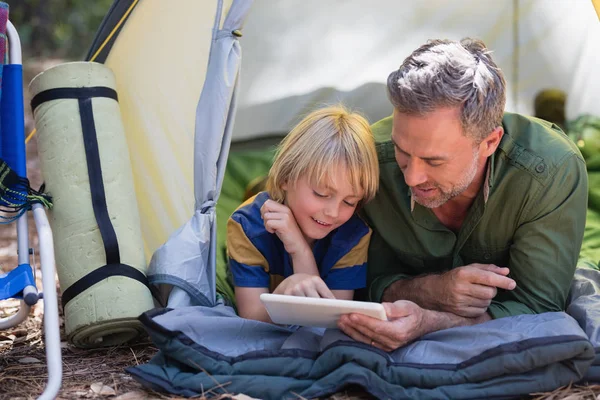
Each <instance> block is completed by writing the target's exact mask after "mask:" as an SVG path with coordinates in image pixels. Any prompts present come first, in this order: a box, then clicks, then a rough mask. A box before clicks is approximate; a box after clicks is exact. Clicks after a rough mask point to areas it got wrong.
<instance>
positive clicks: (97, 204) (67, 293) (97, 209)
mask: <svg viewBox="0 0 600 400" xmlns="http://www.w3.org/2000/svg"><path fill="white" fill-rule="evenodd" d="M94 97H108V98H111V99H114V100H115V101H118V97H117V92H116V91H114V90H113V89H111V88H108V87H100V86H98V87H89V88H57V89H49V90H45V91H43V92H40V93H38V94H37V95H36V96H35V97H34V98H33V99H32V100H31V108H32V110H33V111H35V109H36V108H37V107H38V106H39V105H40V104H42V103H45V102H46V101H51V100H58V99H77V101H78V103H79V114H80V117H81V128H82V132H83V144H84V148H85V157H86V161H87V169H88V178H89V182H90V192H91V196H92V207H93V209H94V216H95V217H96V223H97V224H98V229H99V230H100V235H101V236H102V242H103V243H104V251H105V253H106V265H104V266H102V267H100V268H97V269H95V270H94V271H92V272H90V273H89V274H87V275H85V276H83V277H82V278H80V279H79V280H78V281H77V282H75V283H74V284H72V285H71V286H69V287H68V288H67V289H66V290H64V291H63V294H62V305H63V308H64V307H65V305H66V304H67V303H68V302H69V301H70V300H72V299H73V298H74V297H76V296H77V295H79V294H80V293H82V292H83V291H85V290H87V289H88V288H90V287H92V286H93V285H95V284H96V283H98V282H100V281H102V280H104V279H106V278H108V277H111V276H125V277H128V278H131V279H135V280H137V281H139V282H141V283H142V284H144V285H145V286H147V287H148V288H150V286H149V284H148V279H147V278H146V276H145V275H144V274H143V273H142V272H140V271H139V270H137V269H135V268H133V267H132V266H130V265H126V264H121V256H120V253H119V242H118V240H117V235H116V233H115V229H114V227H113V225H112V222H111V221H110V216H109V215H108V208H107V205H106V193H105V191H104V181H103V180H102V166H101V163H100V151H99V149H98V137H97V134H96V125H95V123H94V113H93V110H92V98H94Z"/></svg>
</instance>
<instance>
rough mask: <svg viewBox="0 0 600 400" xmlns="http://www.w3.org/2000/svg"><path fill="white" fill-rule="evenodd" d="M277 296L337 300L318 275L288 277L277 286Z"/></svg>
mask: <svg viewBox="0 0 600 400" xmlns="http://www.w3.org/2000/svg"><path fill="white" fill-rule="evenodd" d="M273 293H275V294H285V295H290V296H302V297H323V298H326V299H335V296H334V295H333V293H331V290H329V288H328V287H327V285H326V284H325V282H323V279H321V278H320V277H318V276H316V275H308V274H294V275H291V276H288V277H287V278H286V279H284V280H283V282H281V283H280V284H279V286H277V288H276V289H275V291H274V292H273Z"/></svg>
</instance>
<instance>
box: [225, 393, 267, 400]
mask: <svg viewBox="0 0 600 400" xmlns="http://www.w3.org/2000/svg"><path fill="white" fill-rule="evenodd" d="M230 398H231V400H260V399H256V398H254V397H250V396H248V395H245V394H243V393H240V394H236V395H234V396H231V397H230Z"/></svg>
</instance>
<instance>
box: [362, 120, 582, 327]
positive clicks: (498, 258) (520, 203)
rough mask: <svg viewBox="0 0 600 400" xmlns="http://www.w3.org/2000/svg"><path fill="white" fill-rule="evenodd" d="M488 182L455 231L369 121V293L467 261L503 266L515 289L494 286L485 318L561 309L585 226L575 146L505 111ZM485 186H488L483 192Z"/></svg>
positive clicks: (383, 129)
mask: <svg viewBox="0 0 600 400" xmlns="http://www.w3.org/2000/svg"><path fill="white" fill-rule="evenodd" d="M502 124H503V127H504V136H503V138H502V141H501V143H500V145H499V147H498V149H497V150H496V152H495V153H494V154H493V155H492V156H491V157H490V159H489V161H488V169H489V177H488V179H487V180H486V182H485V183H484V185H483V187H482V188H481V190H480V192H479V194H478V196H477V198H476V199H475V201H474V203H473V205H472V206H471V209H470V210H469V212H468V215H467V217H466V219H465V221H464V223H463V225H462V227H461V229H460V231H459V232H458V233H457V234H456V233H454V232H453V231H451V230H449V229H448V228H446V227H445V226H444V225H442V224H441V223H440V222H439V220H438V219H437V218H436V216H435V215H434V214H433V212H432V211H431V210H430V209H428V208H425V207H423V206H421V205H419V204H415V205H414V209H413V210H412V211H411V198H410V190H409V188H408V186H407V185H406V184H405V182H404V178H403V175H402V171H401V170H400V168H399V167H398V164H397V163H396V160H395V157H394V145H393V143H392V142H391V141H390V136H391V131H392V118H391V117H388V118H386V119H383V120H381V121H379V122H377V123H376V124H374V125H373V132H374V134H375V136H376V138H377V141H378V144H377V152H378V157H379V165H380V168H381V179H380V189H379V192H378V194H377V196H376V198H375V199H374V200H373V201H371V202H370V203H369V204H367V205H366V206H365V208H364V215H365V217H366V219H367V221H368V222H369V224H370V225H371V227H372V228H373V231H374V232H373V236H372V239H371V244H370V248H369V259H368V297H369V300H371V301H381V297H382V295H383V292H384V290H385V289H386V288H387V287H388V286H389V285H390V284H392V283H393V282H395V281H396V280H399V279H409V278H411V277H415V276H419V275H423V274H431V273H441V272H444V271H448V270H450V269H452V268H456V267H459V266H463V265H468V264H472V263H482V264H495V265H498V266H501V267H508V268H510V275H509V276H510V277H511V278H513V279H514V280H515V281H516V283H517V287H516V288H515V289H514V290H512V291H504V290H498V294H497V296H496V297H495V299H494V300H493V301H492V304H491V305H490V306H489V309H488V312H489V313H490V314H491V316H492V317H493V318H500V317H506V316H511V315H518V314H532V313H541V312H546V311H561V310H564V307H565V302H566V298H567V294H568V291H569V288H570V283H571V279H572V278H573V274H574V272H575V266H576V264H577V259H578V256H579V251H580V248H581V243H582V238H583V232H584V228H585V222H586V210H587V198H588V187H587V185H588V179H587V172H586V166H585V162H584V160H583V158H582V156H581V153H580V152H579V150H578V148H577V146H576V145H575V144H574V143H573V142H572V141H571V140H570V139H569V138H568V137H567V136H566V135H565V134H564V133H563V132H562V131H561V130H560V129H559V128H557V127H556V126H554V125H552V124H550V123H547V122H545V121H542V120H539V119H535V118H529V117H525V116H522V115H518V114H510V113H506V114H505V116H504V119H503V121H502ZM486 186H487V189H486V188H485V187H486Z"/></svg>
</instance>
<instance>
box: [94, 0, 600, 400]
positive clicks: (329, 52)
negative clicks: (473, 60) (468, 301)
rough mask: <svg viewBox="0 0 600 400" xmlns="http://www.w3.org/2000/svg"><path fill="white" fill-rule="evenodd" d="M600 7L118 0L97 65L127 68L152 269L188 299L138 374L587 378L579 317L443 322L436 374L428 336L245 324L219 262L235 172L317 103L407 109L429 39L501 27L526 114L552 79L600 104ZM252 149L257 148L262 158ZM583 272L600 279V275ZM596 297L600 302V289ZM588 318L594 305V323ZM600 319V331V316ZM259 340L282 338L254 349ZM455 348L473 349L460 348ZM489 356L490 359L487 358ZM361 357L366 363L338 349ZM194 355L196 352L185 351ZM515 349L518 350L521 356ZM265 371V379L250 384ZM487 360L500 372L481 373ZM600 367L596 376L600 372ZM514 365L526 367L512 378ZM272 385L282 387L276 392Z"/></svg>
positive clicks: (487, 392) (468, 384) (156, 382)
mask: <svg viewBox="0 0 600 400" xmlns="http://www.w3.org/2000/svg"><path fill="white" fill-rule="evenodd" d="M595 4H596V6H597V2H595V3H592V2H590V1H588V0H578V1H567V0H564V1H553V2H548V1H543V0H512V1H509V0H505V1H498V2H480V1H477V0H466V1H462V0H461V1H458V0H457V1H451V2H447V1H442V0H429V1H427V2H422V1H411V2H401V3H400V2H397V1H392V0H389V1H384V0H381V1H379V2H376V3H369V4H367V3H365V2H364V1H361V0H346V1H328V2H317V1H316V0H286V1H285V2H271V1H268V0H257V1H255V2H254V3H252V2H251V1H244V0H232V1H221V0H219V1H211V2H209V1H202V2H199V1H195V0H179V1H178V2H177V3H176V4H175V3H172V4H167V3H166V2H156V1H154V2H152V1H144V0H116V1H115V2H114V4H113V6H112V7H111V9H110V10H109V12H108V14H107V16H106V18H105V20H104V22H103V24H102V26H101V27H100V30H99V33H98V35H97V37H96V40H95V42H94V44H93V46H92V49H91V50H90V53H89V54H88V59H90V60H95V61H99V62H103V63H105V64H106V65H107V66H109V67H110V68H111V69H112V70H113V71H114V72H115V75H116V78H117V87H118V92H119V104H120V108H121V112H122V115H123V120H124V125H125V131H126V135H127V142H128V144H129V148H130V157H131V163H132V169H133V176H134V186H135V191H136V194H137V199H138V207H139V211H140V216H141V224H142V234H143V239H144V246H145V252H146V254H147V256H148V257H152V261H151V265H150V272H149V275H148V279H149V281H150V283H153V284H166V285H170V286H172V287H174V289H173V291H172V292H171V293H170V295H169V298H168V306H169V307H170V308H174V309H175V310H173V311H165V310H163V311H162V312H160V313H158V314H148V315H146V316H145V317H143V318H145V319H146V322H145V324H146V326H147V328H148V329H149V331H150V332H151V334H152V337H153V340H154V341H155V342H156V343H157V344H158V345H159V348H160V349H161V354H160V355H159V356H157V359H156V360H155V361H154V364H153V365H149V366H147V367H143V366H141V367H138V368H134V369H133V370H132V373H134V375H135V376H136V377H137V378H138V379H140V380H142V381H144V382H146V383H147V384H149V385H150V386H152V387H155V388H158V389H161V390H167V391H171V392H173V393H179V394H183V395H196V394H199V393H201V391H204V390H205V389H206V388H207V387H208V386H210V385H215V382H216V383H217V384H218V383H219V380H222V381H223V382H225V380H227V379H231V376H232V375H236V376H238V377H239V379H237V380H235V381H234V385H232V386H230V388H231V387H237V388H240V389H241V390H244V391H245V392H249V393H250V394H252V393H262V395H263V396H261V397H263V398H283V397H284V396H285V395H289V393H290V392H291V393H293V392H296V393H299V394H300V395H302V396H305V397H316V396H320V395H323V394H327V393H331V391H332V390H333V391H335V390H336V389H339V388H340V387H341V386H340V385H343V384H346V383H347V382H353V383H357V384H359V385H361V386H363V387H366V388H367V390H369V391H370V392H371V393H373V394H376V395H381V396H389V393H400V392H395V391H397V390H400V389H398V388H409V389H406V391H402V392H401V393H402V394H403V395H404V396H408V397H411V396H417V397H419V398H428V397H431V398H440V397H450V398H459V397H463V398H481V397H483V396H491V395H495V396H502V395H511V394H512V395H514V394H522V393H529V392H533V391H542V390H549V389H551V388H554V387H555V386H553V385H557V384H561V382H564V383H568V382H570V381H573V380H578V379H581V378H583V377H584V376H585V374H586V372H589V371H592V368H591V367H590V366H591V365H592V364H593V365H594V366H597V365H600V357H599V356H597V355H596V354H597V353H598V350H595V348H597V347H598V346H597V341H598V338H597V337H596V338H595V339H594V340H595V341H593V343H592V342H590V340H592V338H591V336H590V333H589V332H588V331H586V332H583V331H582V330H581V328H580V326H579V325H578V324H577V323H576V322H575V320H574V319H573V318H572V317H570V316H569V315H567V314H565V313H558V314H559V315H549V316H543V317H542V319H536V318H537V317H538V316H533V317H532V318H533V319H528V318H529V316H528V317H524V318H523V319H522V320H521V322H519V324H521V326H522V328H519V329H522V331H519V330H518V329H517V331H518V333H517V334H515V336H511V337H508V336H502V335H508V333H507V332H510V331H512V330H514V326H509V325H510V324H509V325H504V324H503V323H504V322H506V321H501V322H496V321H494V324H492V325H488V326H487V327H486V328H485V329H489V330H490V331H491V332H492V333H491V335H492V336H499V337H500V338H499V339H498V340H496V341H491V342H487V341H485V343H483V342H482V343H471V342H470V343H468V344H465V343H464V342H462V340H463V339H461V338H467V337H470V336H471V335H472V331H469V330H468V329H467V328H463V329H467V330H466V331H464V332H462V333H461V331H460V330H459V331H455V332H457V334H456V335H454V336H452V335H450V336H449V337H445V336H444V334H443V333H440V334H439V335H438V336H436V337H435V338H431V341H432V342H431V343H436V344H434V345H433V347H435V348H437V350H436V351H437V352H436V351H433V353H435V354H437V355H438V356H439V357H438V358H435V357H433V358H432V360H433V361H432V364H431V365H434V366H433V367H431V365H430V367H431V369H430V370H427V371H428V372H430V377H431V380H427V379H426V380H423V375H422V374H421V375H419V374H417V375H414V370H415V368H422V365H421V364H418V365H417V364H415V363H417V362H418V361H420V358H419V357H420V356H419V354H423V352H425V349H424V348H420V347H419V346H421V345H423V343H419V342H418V343H415V347H410V348H408V349H404V350H406V353H403V354H397V355H394V356H393V358H391V359H390V358H389V357H390V356H386V355H383V354H378V353H377V352H374V351H373V350H372V349H365V348H364V347H361V346H357V345H356V344H354V345H349V344H348V343H347V342H344V340H342V342H341V343H342V344H341V345H339V344H335V343H338V342H336V340H338V339H339V338H337V337H335V335H334V336H333V337H332V336H327V335H328V334H327V333H325V336H319V335H321V334H322V333H317V334H316V335H317V336H318V338H319V339H318V340H317V343H316V345H315V343H314V341H313V342H311V343H312V344H310V345H306V343H305V342H306V339H307V338H313V339H314V338H315V333H314V332H312V333H311V332H308V333H306V334H304V336H303V335H302V334H298V332H291V331H286V330H285V329H284V330H281V329H279V328H276V327H272V328H265V327H263V326H256V324H252V323H246V322H243V323H242V322H240V321H237V322H232V321H233V320H232V319H231V318H230V317H231V315H229V314H228V312H229V311H227V310H221V309H212V308H211V306H214V305H215V304H220V303H218V301H217V293H216V289H219V292H221V293H222V294H225V295H227V293H226V292H227V280H226V276H225V272H224V270H223V268H220V269H219V268H216V266H217V265H218V264H217V263H218V262H219V260H220V262H221V266H223V257H224V255H223V253H222V251H221V249H220V248H219V247H218V238H219V235H218V234H217V230H218V229H219V226H223V223H224V220H223V216H224V215H225V216H226V215H227V213H226V210H224V209H223V208H222V209H221V215H219V207H220V206H223V205H231V204H235V201H236V199H234V198H226V196H224V194H225V193H226V192H227V194H228V196H229V195H231V194H232V193H239V188H237V189H235V190H231V191H229V190H227V191H226V190H225V189H227V188H226V186H227V184H223V180H224V179H225V180H227V179H228V178H229V179H230V181H231V182H236V178H239V176H233V175H236V174H237V175H244V177H243V179H237V182H238V184H239V182H245V183H247V182H248V180H249V179H251V177H252V176H251V175H253V174H254V175H259V174H260V171H259V169H261V168H258V166H262V167H265V166H266V167H268V161H269V157H270V155H269V154H270V153H268V150H267V151H266V152H265V151H263V152H262V155H261V156H256V154H254V153H252V150H253V149H256V148H257V146H260V145H264V144H272V143H274V142H276V140H277V138H279V137H280V136H281V135H283V134H285V132H287V131H288V130H289V128H290V127H291V126H292V125H293V124H294V122H296V121H297V120H298V118H299V117H300V116H301V115H303V114H304V113H305V112H306V111H307V110H308V109H310V108H312V107H314V106H316V105H322V104H329V103H334V102H339V101H342V102H344V103H346V104H348V105H349V106H350V107H352V108H354V109H358V110H360V111H362V112H363V113H364V114H365V115H366V116H367V117H368V118H369V120H370V121H372V122H374V121H376V120H378V119H380V118H382V117H385V116H387V115H389V114H390V113H391V106H390V104H389V103H388V101H387V99H386V96H385V86H384V82H385V80H386V78H387V75H388V73H389V72H390V71H392V70H393V69H395V68H397V67H398V65H399V64H400V63H401V62H402V60H403V59H404V57H405V56H407V55H408V54H409V53H410V51H412V50H413V49H414V48H416V47H417V46H418V45H420V44H422V43H424V42H425V41H426V40H427V39H429V38H440V37H443V38H450V39H460V38H462V37H465V36H473V37H479V38H481V39H483V40H484V41H485V42H486V44H487V45H488V47H489V48H490V49H492V50H493V51H494V53H495V56H494V58H495V60H496V61H497V63H498V64H499V65H500V67H501V68H502V69H503V71H504V73H505V75H506V79H507V82H508V104H507V110H509V111H517V112H522V113H530V112H531V107H532V102H533V98H534V96H535V94H536V93H537V91H539V90H540V89H543V88H546V87H549V86H551V87H558V88H560V89H563V90H564V91H566V92H567V94H568V96H569V100H568V110H567V112H568V115H569V117H571V118H572V117H575V116H578V115H580V114H584V113H590V114H595V115H600V75H598V74H597V73H596V72H597V71H596V66H597V65H599V64H600V55H599V54H598V52H597V49H596V48H595V46H594V45H595V43H596V42H597V38H598V37H600V24H599V23H598V17H597V16H596V14H595V13H594V5H595ZM375 5H376V6H377V7H376V8H375V7H374V6H375ZM242 54H243V57H242ZM242 59H243V62H242ZM240 65H241V69H240ZM237 150H240V151H242V150H245V151H246V153H243V151H242V154H243V155H242V156H240V157H241V158H235V160H238V161H239V162H240V164H238V165H237V166H236V165H233V164H232V162H233V161H234V158H232V157H230V153H231V154H233V152H234V151H237ZM243 157H247V158H246V159H245V160H246V163H245V164H244V158H243ZM236 162H237V161H236ZM226 165H227V170H226V168H225V167H226ZM230 166H231V167H232V169H231V175H230V176H229V177H227V171H228V170H230V168H229V167H230ZM264 169H265V168H262V170H263V173H264ZM222 184H223V185H224V186H223V191H221V188H222ZM236 190H237V191H236ZM220 193H222V194H223V195H222V196H221V197H219V195H220ZM221 236H222V235H221ZM215 269H218V271H217V273H216V275H215ZM580 279H581V282H584V281H586V280H591V281H592V282H593V281H594V279H595V278H594V277H591V278H590V277H589V276H582V277H580ZM581 287H589V285H588V286H585V285H583V283H582V286H581ZM581 293H584V292H583V291H582V292H581ZM587 294H588V295H589V296H592V297H593V296H596V294H595V293H594V292H593V291H592V292H591V293H590V292H588V293H587ZM582 296H583V295H582ZM582 298H583V297H582ZM586 299H588V298H587V297H586ZM575 300H577V299H574V303H575ZM582 301H583V300H582ZM586 301H587V300H586ZM595 301H598V300H597V299H596V300H595ZM583 303H584V302H583ZM583 303H582V304H583ZM186 306H199V308H198V307H192V308H186ZM203 307H204V308H203ZM578 310H580V312H579V314H578V315H580V316H581V315H583V314H585V312H582V311H581V310H586V308H585V307H584V306H583V305H581V307H580V308H579V309H578ZM575 314H577V311H572V312H571V315H574V316H575ZM190 318H194V320H195V321H196V322H197V323H196V324H195V325H194V326H190V325H189V324H187V322H186V321H188V320H189V319H190ZM544 318H545V319H544ZM586 318H589V317H587V316H585V315H583V316H581V320H582V321H584V320H585V319H586ZM596 318H597V317H596ZM597 319H598V318H597ZM217 320H219V321H222V322H220V323H222V324H223V325H222V326H223V327H225V326H227V324H233V325H231V326H230V328H231V329H230V330H229V332H258V334H260V337H257V336H256V335H258V334H253V333H248V335H247V336H245V340H244V341H243V343H244V345H243V346H241V347H240V346H237V347H235V346H234V349H231V346H232V345H231V343H232V342H231V340H233V339H232V338H229V337H228V336H227V335H224V336H222V337H220V338H219V337H216V338H215V337H213V338H212V339H211V336H210V335H208V333H207V332H208V331H207V330H205V329H204V327H205V326H211V325H212V324H213V323H215V322H216V321H217ZM599 322H600V321H599ZM240 323H242V325H240ZM558 326H560V327H561V329H555V328H556V327H558ZM534 328H535V329H534ZM590 329H592V331H593V332H595V335H596V336H597V335H598V329H597V327H591V328H590ZM225 331H227V330H226V329H225V328H224V329H223V331H222V332H219V333H220V334H223V332H225ZM523 332H529V333H527V334H525V333H523ZM532 332H533V333H532ZM479 333H481V334H482V336H481V337H486V335H484V334H483V332H479ZM488 333H489V332H488ZM521 333H523V334H521ZM253 335H255V336H253ZM311 335H312V336H311ZM298 336H300V338H298ZM238 339H239V337H238ZM453 341H454V342H453ZM259 342H260V343H261V344H263V345H265V346H270V347H268V348H266V347H261V348H259V347H256V346H254V345H255V344H256V343H259ZM300 342H302V343H304V345H300V344H298V343H300ZM448 343H453V344H451V346H458V347H460V348H461V351H462V350H465V349H467V348H469V350H470V351H464V352H459V353H460V354H458V353H456V354H454V353H452V354H454V356H451V357H449V356H448V355H449V354H450V353H449V352H448V350H447V347H445V346H447V345H448ZM315 346H316V347H315ZM423 346H425V345H423ZM544 346H553V347H552V348H553V350H552V351H551V352H550V353H551V354H552V355H553V357H554V358H552V359H548V358H546V355H547V354H548V353H547V351H546V350H544V348H547V347H544ZM349 348H353V349H358V350H356V351H355V352H351V351H349V350H348V349H349ZM430 350H431V348H429V350H427V352H429V351H430ZM357 352H358V353H357ZM477 352H480V353H481V352H483V353H485V354H487V355H488V357H487V358H483V359H482V358H481V357H480V358H477V359H476V357H474V354H475V355H476V354H479V353H477ZM350 353H352V360H353V361H354V365H352V366H348V365H346V364H347V363H342V364H343V365H342V364H336V363H335V362H334V361H333V360H336V359H338V360H340V359H344V357H348V356H349V354H350ZM177 354H179V355H181V354H187V355H186V356H185V357H184V358H183V359H182V358H177ZM250 354H251V355H250ZM332 354H333V355H332ZM357 354H358V355H357ZM506 354H513V356H512V357H513V358H512V360H513V361H512V364H511V362H507V361H506V359H505V356H506ZM363 355H364V358H362V357H363ZM447 356H448V357H447ZM188 357H189V358H188ZM290 357H291V358H293V359H294V360H295V361H294V362H296V363H298V364H297V365H294V368H290V369H289V371H288V370H287V369H285V368H284V371H285V372H290V373H291V372H293V373H294V374H295V373H297V372H298V371H305V372H306V374H305V375H302V379H304V380H302V379H301V378H300V377H298V376H292V375H289V376H285V378H286V379H288V380H287V381H285V382H284V381H283V380H282V381H281V382H280V381H277V382H276V383H273V379H274V378H273V376H272V375H269V374H272V373H273V372H272V371H277V373H281V372H282V368H283V367H284V366H285V365H287V364H286V363H290V362H292V361H291V360H290ZM273 358H277V360H274V359H273ZM434 358H435V360H434ZM596 359H598V360H596ZM266 361H270V362H266ZM499 362H500V364H499ZM244 363H245V364H244ZM381 363H383V364H381ZM386 363H388V364H387V365H388V366H389V365H390V364H389V363H392V364H393V365H394V366H396V365H398V366H399V368H388V369H385V371H384V372H381V370H379V369H378V368H377V366H378V365H380V364H381V365H385V364H386ZM481 363H484V364H485V365H481ZM242 364H244V365H245V366H244V365H242ZM350 364H352V363H350ZM197 365H202V371H197V370H194V366H197ZM315 365H319V366H320V367H323V368H321V369H318V368H317V369H315ZM415 365H417V367H415ZM439 365H449V366H450V367H448V368H449V369H447V370H446V369H444V368H445V367H444V368H442V367H439V368H438V367H437V366H439ZM497 365H503V367H502V368H500V369H501V370H498V368H493V366H497ZM504 366H506V369H504ZM261 367H264V368H266V369H260V368H261ZM211 368H212V369H211ZM348 368H350V369H348ZM352 368H354V369H352ZM316 370H318V371H319V372H318V373H317V372H315V371H316ZM249 371H250V372H249ZM258 371H261V372H260V373H261V374H262V376H263V378H262V379H263V380H258V381H257V380H252V378H247V377H248V374H251V373H259V372H258ZM269 371H271V372H269ZM481 371H487V372H486V373H489V375H486V376H481V374H480V372H481ZM594 371H595V372H594V374H595V375H590V376H592V379H600V378H599V376H600V375H599V372H598V371H596V370H594ZM202 373H204V377H202ZM298 373H301V372H298ZM315 374H316V375H315ZM319 374H321V375H319ZM369 374H375V375H369ZM506 374H514V375H517V376H518V378H513V379H512V380H511V379H509V378H506ZM307 377H309V378H310V379H309V378H307ZM361 377H362V378H361ZM283 378H284V377H282V379H283ZM400 378H401V379H400ZM459 378H460V379H459ZM516 381H519V382H520V383H519V384H515V382H516ZM252 382H254V383H252ZM269 382H270V383H273V384H272V385H269V384H267V383H269ZM282 382H283V383H282ZM299 382H302V384H300V383H299ZM249 385H250V386H249ZM252 385H254V386H252ZM303 385H304V386H303ZM336 385H337V386H336ZM386 385H387V386H386ZM267 388H268V390H271V391H270V392H269V393H265V392H260V390H263V391H264V390H266V389H267ZM378 388H379V389H378ZM439 388H442V389H439ZM457 388H458V389H457ZM252 390H258V392H252ZM378 390H380V391H378Z"/></svg>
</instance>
